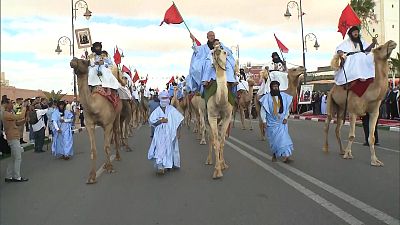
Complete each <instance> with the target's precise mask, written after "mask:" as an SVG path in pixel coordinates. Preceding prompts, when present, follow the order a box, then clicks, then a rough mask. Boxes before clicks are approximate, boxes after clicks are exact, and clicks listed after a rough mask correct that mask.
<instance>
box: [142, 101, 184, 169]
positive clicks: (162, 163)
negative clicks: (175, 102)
mask: <svg viewBox="0 0 400 225" xmlns="http://www.w3.org/2000/svg"><path fill="white" fill-rule="evenodd" d="M163 117H164V118H167V119H168V122H167V123H161V124H159V125H157V126H156V127H155V129H154V135H153V139H152V141H151V145H150V148H149V151H148V154H147V158H148V159H150V160H155V164H156V166H157V167H158V169H161V168H172V166H175V167H180V166H181V162H180V155H179V145H178V139H177V137H176V134H177V129H178V127H179V125H180V124H181V122H182V121H183V115H182V114H181V113H180V112H179V111H178V110H176V109H175V107H173V106H171V105H167V107H166V108H165V113H164V112H163V110H162V109H161V107H157V108H156V109H155V110H154V111H153V112H152V113H151V115H150V118H149V123H150V124H151V125H152V126H155V125H156V124H157V122H158V121H159V120H160V119H161V118H163Z"/></svg>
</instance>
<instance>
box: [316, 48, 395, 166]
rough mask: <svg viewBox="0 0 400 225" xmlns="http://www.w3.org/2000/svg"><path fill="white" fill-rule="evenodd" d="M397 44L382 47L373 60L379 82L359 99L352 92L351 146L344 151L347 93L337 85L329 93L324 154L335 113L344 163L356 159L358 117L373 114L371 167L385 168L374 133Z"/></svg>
mask: <svg viewBox="0 0 400 225" xmlns="http://www.w3.org/2000/svg"><path fill="white" fill-rule="evenodd" d="M396 46H397V44H396V43H395V42H394V41H388V42H386V43H385V44H384V45H381V46H379V47H377V48H375V49H374V50H373V54H374V55H373V57H374V63H375V79H374V81H373V82H372V83H371V84H370V85H369V87H368V88H367V90H366V91H365V93H364V94H363V95H362V96H361V97H359V96H358V95H356V94H354V93H353V92H352V91H349V92H348V99H347V102H348V104H347V110H348V112H349V118H350V132H349V142H348V144H347V147H346V149H345V150H344V151H343V146H342V142H341V138H340V130H341V127H342V120H343V116H344V111H345V105H346V96H347V90H345V89H344V88H343V86H337V85H334V86H333V87H332V89H331V90H330V92H329V95H328V102H327V113H328V115H327V119H326V120H325V128H324V132H325V144H324V146H323V150H324V152H328V131H329V124H330V121H331V119H332V116H333V115H334V113H335V112H336V113H337V125H336V139H337V141H338V143H339V147H340V154H342V155H343V158H344V159H352V158H353V155H352V152H351V146H352V144H353V142H354V139H355V124H356V119H357V116H364V115H365V114H366V113H369V115H370V117H369V137H368V142H369V146H370V147H369V148H370V151H371V165H372V166H383V163H382V162H381V161H379V160H378V158H377V157H376V155H375V137H374V132H375V129H376V127H375V126H376V122H377V120H378V115H379V106H380V104H381V101H382V99H383V98H384V96H385V94H386V92H387V89H388V72H389V66H388V59H389V57H390V54H391V53H392V51H393V49H395V48H396ZM335 59H338V57H337V56H335V57H334V60H332V68H339V67H338V65H339V62H338V60H335Z"/></svg>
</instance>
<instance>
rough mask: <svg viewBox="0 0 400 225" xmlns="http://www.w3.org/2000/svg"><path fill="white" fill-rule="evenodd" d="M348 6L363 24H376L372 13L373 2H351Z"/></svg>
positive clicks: (366, 0) (367, 0)
mask: <svg viewBox="0 0 400 225" xmlns="http://www.w3.org/2000/svg"><path fill="white" fill-rule="evenodd" d="M350 5H351V7H352V8H353V10H354V12H356V13H357V15H358V17H359V18H360V19H361V21H363V23H364V21H365V22H375V23H376V22H377V20H376V14H375V12H374V8H375V5H376V4H375V2H374V1H373V0H351V2H350Z"/></svg>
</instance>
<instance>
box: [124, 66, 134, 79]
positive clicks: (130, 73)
mask: <svg viewBox="0 0 400 225" xmlns="http://www.w3.org/2000/svg"><path fill="white" fill-rule="evenodd" d="M122 72H124V73H127V74H129V76H130V77H131V78H132V72H131V70H130V69H128V67H126V66H125V65H123V66H122Z"/></svg>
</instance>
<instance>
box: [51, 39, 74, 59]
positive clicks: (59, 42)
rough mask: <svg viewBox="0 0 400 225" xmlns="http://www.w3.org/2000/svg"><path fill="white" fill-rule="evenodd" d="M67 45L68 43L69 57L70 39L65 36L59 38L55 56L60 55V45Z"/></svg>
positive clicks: (70, 52) (70, 49) (70, 50)
mask: <svg viewBox="0 0 400 225" xmlns="http://www.w3.org/2000/svg"><path fill="white" fill-rule="evenodd" d="M68 43H69V55H72V41H71V39H69V37H67V36H62V37H60V38H59V39H58V42H57V48H56V50H55V52H56V53H57V54H60V53H61V52H62V50H61V48H60V44H62V45H66V44H68Z"/></svg>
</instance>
